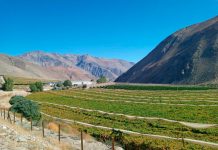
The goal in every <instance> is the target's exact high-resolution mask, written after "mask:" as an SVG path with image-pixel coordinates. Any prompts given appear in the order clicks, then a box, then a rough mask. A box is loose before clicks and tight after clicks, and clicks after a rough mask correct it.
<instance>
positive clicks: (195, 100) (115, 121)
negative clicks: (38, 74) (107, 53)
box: [28, 89, 218, 144]
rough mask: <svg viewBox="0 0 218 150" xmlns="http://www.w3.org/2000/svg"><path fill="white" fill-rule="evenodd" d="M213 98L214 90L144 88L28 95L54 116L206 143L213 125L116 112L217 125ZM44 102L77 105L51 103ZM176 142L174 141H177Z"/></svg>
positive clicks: (214, 134) (215, 133)
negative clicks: (190, 124)
mask: <svg viewBox="0 0 218 150" xmlns="http://www.w3.org/2000/svg"><path fill="white" fill-rule="evenodd" d="M217 97H218V90H178V91H175V90H155V91H151V90H148V91H147V90H118V89H116V90H114V89H88V90H82V89H81V90H80V89H74V90H65V91H48V92H41V93H34V94H31V95H29V96H28V98H29V99H31V100H34V101H38V102H41V104H40V105H41V110H42V112H44V113H47V114H50V115H53V116H56V117H60V118H66V119H70V120H77V121H81V122H86V123H89V124H93V125H101V126H106V127H112V128H119V129H125V130H130V131H135V132H139V133H145V134H156V135H164V136H170V137H185V138H191V139H198V140H203V141H210V142H217V141H218V127H217V126H216V127H211V128H207V129H194V128H191V127H187V126H184V125H182V124H180V123H175V122H168V121H164V120H160V119H155V120H153V119H148V118H147V119H136V118H127V117H126V116H122V115H116V114H119V113H121V114H125V115H133V116H142V117H159V118H166V119H171V120H177V121H186V122H193V123H210V124H218V115H217V114H218V100H217ZM48 103H53V104H60V105H67V106H72V107H78V108H77V109H75V108H69V107H65V106H54V105H52V104H48ZM81 108H82V109H83V110H82V109H81ZM84 109H91V110H93V111H87V110H84ZM95 110H101V111H104V112H113V113H114V114H102V113H101V112H98V111H95ZM89 131H92V132H91V133H92V134H95V130H94V129H89ZM129 139H131V137H130V136H128V140H129ZM146 140H148V139H146ZM133 141H134V140H133ZM129 142H130V143H131V140H130V141H129ZM134 142H136V141H134ZM176 143H177V144H178V142H175V144H176ZM180 144H181V143H180Z"/></svg>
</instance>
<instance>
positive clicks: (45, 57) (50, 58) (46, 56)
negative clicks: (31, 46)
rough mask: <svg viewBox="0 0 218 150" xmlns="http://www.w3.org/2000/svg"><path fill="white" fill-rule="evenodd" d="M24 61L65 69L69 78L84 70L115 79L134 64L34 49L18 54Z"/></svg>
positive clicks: (49, 68)
mask: <svg viewBox="0 0 218 150" xmlns="http://www.w3.org/2000/svg"><path fill="white" fill-rule="evenodd" d="M20 58H22V59H23V60H25V61H28V62H31V63H34V64H37V65H40V66H42V67H43V68H45V69H47V70H65V71H66V70H67V72H68V73H67V75H68V77H69V78H72V77H73V76H76V75H75V74H76V73H77V72H85V73H86V74H89V75H90V76H93V78H99V77H100V76H106V77H107V78H108V79H110V80H115V79H116V78H117V77H118V76H119V75H121V74H122V73H124V72H126V71H127V70H128V69H129V68H130V67H132V66H133V65H134V64H133V63H130V62H127V61H124V60H118V59H104V58H97V57H92V56H90V55H72V54H68V55H61V54H55V53H45V52H42V51H34V52H30V53H26V54H24V55H22V56H20Z"/></svg>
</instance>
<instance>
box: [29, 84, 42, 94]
mask: <svg viewBox="0 0 218 150" xmlns="http://www.w3.org/2000/svg"><path fill="white" fill-rule="evenodd" d="M30 91H31V92H41V91H43V83H42V82H36V83H33V84H30Z"/></svg>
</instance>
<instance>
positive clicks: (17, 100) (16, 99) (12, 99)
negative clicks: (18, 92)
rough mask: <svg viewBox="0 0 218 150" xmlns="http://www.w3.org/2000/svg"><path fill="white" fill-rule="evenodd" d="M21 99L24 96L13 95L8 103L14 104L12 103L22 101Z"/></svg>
mask: <svg viewBox="0 0 218 150" xmlns="http://www.w3.org/2000/svg"><path fill="white" fill-rule="evenodd" d="M23 100H24V97H23V96H13V97H12V98H11V99H10V101H9V103H10V104H11V105H14V104H16V103H19V102H21V101H23Z"/></svg>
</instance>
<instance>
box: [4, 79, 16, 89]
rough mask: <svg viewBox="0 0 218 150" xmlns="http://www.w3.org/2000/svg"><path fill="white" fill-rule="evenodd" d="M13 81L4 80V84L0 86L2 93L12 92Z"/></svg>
mask: <svg viewBox="0 0 218 150" xmlns="http://www.w3.org/2000/svg"><path fill="white" fill-rule="evenodd" d="M13 87H14V81H13V80H12V79H10V78H5V83H4V84H3V86H2V89H3V90H4V91H13Z"/></svg>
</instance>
